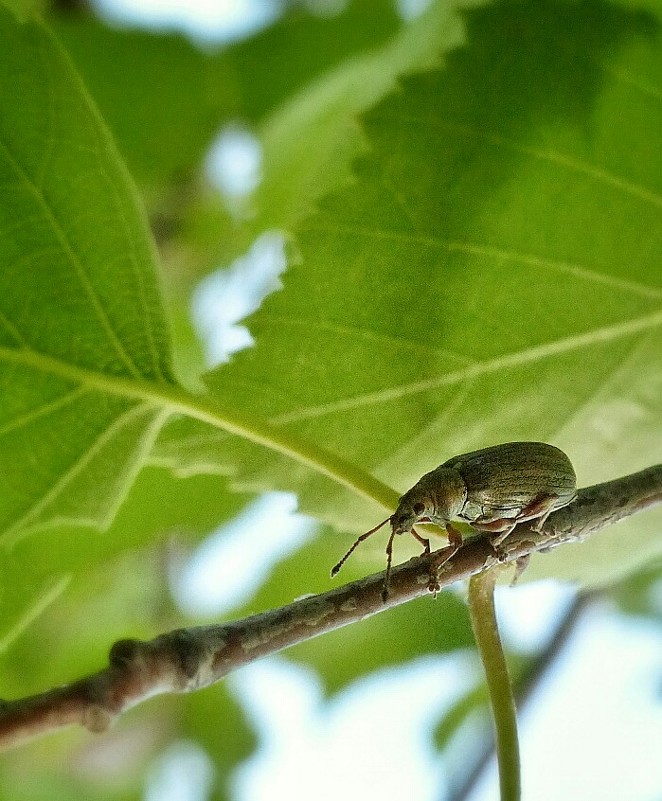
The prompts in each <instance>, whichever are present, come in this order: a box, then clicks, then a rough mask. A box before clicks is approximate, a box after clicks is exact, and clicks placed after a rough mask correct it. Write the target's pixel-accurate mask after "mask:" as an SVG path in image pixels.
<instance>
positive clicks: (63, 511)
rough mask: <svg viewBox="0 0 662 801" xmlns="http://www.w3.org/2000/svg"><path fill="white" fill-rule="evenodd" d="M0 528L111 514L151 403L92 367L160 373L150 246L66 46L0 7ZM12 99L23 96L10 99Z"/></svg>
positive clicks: (149, 424) (122, 376)
mask: <svg viewBox="0 0 662 801" xmlns="http://www.w3.org/2000/svg"><path fill="white" fill-rule="evenodd" d="M0 41H2V48H1V49H0V65H1V68H0V108H2V113H1V115H0V184H1V185H2V187H3V203H2V205H1V206H0V231H2V237H1V238H0V264H1V265H2V268H1V270H0V394H1V396H2V399H3V402H2V405H1V406H0V475H2V477H3V492H2V495H1V496H0V530H2V531H3V532H4V534H3V537H4V539H5V541H7V540H8V539H10V538H12V537H13V536H15V535H16V534H17V533H18V532H19V531H22V532H25V531H29V530H32V529H35V528H38V527H40V526H42V525H43V524H45V523H51V522H53V521H54V520H56V521H59V522H63V523H64V522H74V521H76V522H82V523H86V524H96V525H99V526H104V525H107V524H108V523H109V522H110V520H111V519H112V516H113V515H114V512H115V510H116V508H117V506H118V504H119V502H120V500H121V498H122V497H123V495H124V494H125V492H126V490H127V489H128V487H129V486H130V484H131V482H132V481H133V479H134V477H135V475H136V472H137V471H138V469H139V467H140V466H141V463H142V461H143V458H144V455H145V453H147V452H148V451H149V449H150V448H151V444H152V442H153V439H154V437H155V435H156V432H157V431H158V428H159V426H160V423H161V419H160V411H159V410H158V409H156V408H155V407H154V406H153V405H151V404H148V403H145V402H144V401H142V400H140V399H136V398H135V397H134V398H127V397H122V396H121V395H117V394H111V393H108V392H107V391H106V388H105V387H104V380H105V379H108V378H112V379H115V380H129V381H145V380H148V381H153V382H161V383H165V382H170V381H172V378H171V372H170V366H169V353H168V338H167V333H166V329H165V324H164V320H163V313H162V309H161V303H160V299H159V297H158V292H157V287H156V281H155V278H154V273H153V267H154V264H155V256H154V250H153V246H152V243H151V240H150V238H149V235H148V233H147V231H146V228H145V223H144V220H143V215H142V212H141V210H140V207H139V205H138V202H137V199H136V196H135V192H134V189H133V187H132V185H131V183H130V180H129V178H128V175H127V174H126V172H125V170H124V167H123V165H122V163H121V161H120V159H119V157H118V155H117V153H116V151H115V148H114V146H113V144H112V142H111V140H110V138H109V136H108V134H107V132H106V129H105V128H104V126H103V124H102V122H101V120H100V119H99V117H98V114H97V112H96V110H95V109H94V107H93V106H92V104H91V102H90V100H89V97H88V95H87V93H86V92H85V89H84V88H83V86H82V85H81V84H80V81H79V80H78V78H77V76H76V75H75V73H74V72H73V69H72V68H71V66H70V64H69V62H68V60H67V58H66V57H65V56H64V54H63V53H62V52H61V50H60V48H59V47H58V46H57V45H56V43H55V42H54V41H53V39H52V38H51V36H50V35H49V34H48V33H47V32H46V30H45V29H44V28H43V27H41V26H40V25H38V24H34V23H33V24H25V25H18V24H16V23H15V22H14V21H13V20H12V19H11V17H10V16H9V15H8V14H7V13H6V12H4V11H1V10H0ZM16 98H20V102H16Z"/></svg>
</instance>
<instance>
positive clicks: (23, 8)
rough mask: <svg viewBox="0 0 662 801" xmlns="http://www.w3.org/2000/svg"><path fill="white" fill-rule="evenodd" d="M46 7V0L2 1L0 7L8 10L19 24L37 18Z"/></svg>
mask: <svg viewBox="0 0 662 801" xmlns="http://www.w3.org/2000/svg"><path fill="white" fill-rule="evenodd" d="M45 5H46V0H2V1H1V2H0V6H4V7H5V8H8V9H9V10H10V11H11V12H12V14H13V15H14V16H15V17H16V19H17V20H18V21H19V22H27V20H29V19H31V18H33V17H36V16H38V15H39V14H40V13H41V12H42V11H43V10H44V6H45Z"/></svg>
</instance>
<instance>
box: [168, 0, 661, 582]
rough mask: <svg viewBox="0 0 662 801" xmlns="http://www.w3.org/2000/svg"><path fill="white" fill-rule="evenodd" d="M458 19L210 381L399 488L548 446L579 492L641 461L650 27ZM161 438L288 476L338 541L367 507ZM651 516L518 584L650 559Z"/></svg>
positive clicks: (246, 478) (384, 108) (541, 9)
mask: <svg viewBox="0 0 662 801" xmlns="http://www.w3.org/2000/svg"><path fill="white" fill-rule="evenodd" d="M467 21H468V22H467V24H468V29H469V36H468V38H469V45H468V47H467V48H465V49H463V50H460V51H457V52H456V53H454V54H452V55H451V57H449V61H448V69H447V70H446V71H445V72H431V73H427V74H425V75H421V76H419V77H414V78H410V79H407V80H406V81H405V82H404V89H403V91H402V92H401V93H399V94H397V95H394V96H393V97H391V98H389V99H388V100H386V101H384V102H383V103H382V104H380V105H379V106H378V107H377V108H376V109H375V110H374V111H372V112H371V113H370V114H369V115H368V116H367V118H366V120H365V128H366V131H367V135H368V138H369V141H370V144H371V146H372V149H373V150H372V153H371V155H370V156H367V157H365V158H363V159H362V160H361V161H360V162H359V163H358V164H357V167H356V183H355V185H354V186H352V187H351V188H349V189H347V190H345V191H343V192H341V193H339V194H337V195H335V196H332V197H330V198H328V199H327V200H326V201H325V203H324V204H323V209H322V210H321V211H320V212H319V214H317V215H316V216H314V217H313V218H311V219H309V220H308V221H307V222H306V223H305V224H302V225H301V226H300V229H299V232H298V233H299V237H298V244H299V247H300V251H301V257H302V263H299V264H296V265H293V266H292V267H291V269H290V270H289V271H288V272H287V273H286V275H285V276H284V279H283V283H284V289H283V291H282V292H279V293H276V294H275V295H272V296H271V297H269V298H268V299H267V300H266V301H265V303H264V305H263V307H262V308H261V309H260V310H259V311H258V312H257V313H256V314H255V315H253V316H252V317H251V318H250V319H249V325H250V329H251V332H252V334H253V335H254V337H255V339H256V341H257V345H256V346H255V347H254V348H252V349H250V350H248V351H245V352H242V353H240V354H238V355H237V356H236V357H235V359H234V361H233V362H232V363H230V364H229V365H224V366H221V367H219V368H218V369H217V370H216V371H214V372H213V373H212V374H211V375H210V376H209V385H210V387H211V388H212V390H213V392H214V393H215V395H216V396H217V397H219V398H220V399H222V400H224V401H226V400H227V399H229V398H232V400H233V402H234V403H238V404H239V405H241V406H245V407H247V408H252V409H254V410H256V411H257V412H258V413H259V414H260V415H262V416H264V417H268V418H270V419H271V420H272V421H274V422H276V423H278V424H280V425H281V426H283V428H284V429H286V430H292V431H296V433H297V434H298V435H300V436H303V437H305V438H307V439H308V440H311V441H316V442H324V443H325V444H326V446H327V447H329V448H332V449H334V450H336V451H337V452H338V453H340V454H341V455H343V456H345V457H346V458H348V459H350V460H353V461H355V462H358V463H361V464H363V465H365V466H366V467H368V468H372V469H374V471H375V472H376V474H377V475H378V476H379V477H380V478H383V479H385V480H386V482H387V483H389V484H391V485H392V486H396V487H398V488H400V489H402V490H404V489H406V488H407V487H408V486H410V485H411V484H412V483H414V481H415V480H416V479H418V477H419V476H420V475H421V474H422V473H424V472H425V471H427V470H429V469H431V468H432V467H434V466H436V465H437V464H439V463H440V462H442V461H443V460H444V459H446V458H448V457H449V456H450V455H452V454H454V453H460V452H463V451H466V450H471V449H474V448H479V447H483V446H485V445H488V444H491V443H494V442H499V441H506V440H511V439H542V440H552V441H554V442H556V443H557V444H559V445H561V446H562V447H564V449H565V450H567V451H568V452H569V454H570V455H571V457H572V459H573V461H574V462H575V464H576V466H577V469H578V474H579V479H580V484H586V483H589V482H592V481H597V480H601V479H606V478H610V477H614V476H616V475H618V474H619V473H626V472H629V471H632V470H635V469H638V468H641V467H643V466H645V465H647V464H650V463H655V462H656V461H659V452H658V449H657V448H656V446H655V443H656V442H657V441H658V439H659V431H660V423H661V417H662V348H661V347H660V341H661V337H660V326H661V325H662V310H661V309H662V304H661V301H662V274H661V273H660V270H659V265H658V263H657V253H658V250H659V247H660V239H661V235H662V228H661V226H660V222H659V207H660V205H661V203H662V201H660V195H659V192H660V190H661V188H662V163H661V162H660V160H659V159H658V158H657V154H658V152H659V151H660V149H661V148H662V141H661V138H662V106H660V104H659V103H656V102H652V93H653V91H654V90H653V88H652V87H654V86H655V85H658V84H659V83H660V78H661V76H660V71H661V69H662V59H661V58H660V42H659V38H657V37H655V36H654V35H653V34H654V32H655V31H656V30H657V22H656V21H655V20H653V19H652V18H651V17H649V16H646V15H642V14H639V13H630V12H627V11H624V10H622V9H618V8H617V7H614V6H609V5H606V4H602V3H591V4H578V5H566V4H563V5H562V6H558V5H556V4H555V3H551V2H546V3H536V4H528V5H527V4H524V5H522V4H520V3H517V4H508V3H506V4H501V5H499V6H494V7H490V8H485V9H479V10H474V11H472V12H470V13H469V14H468V15H467ZM177 425H179V424H177ZM181 425H182V426H183V428H186V427H187V426H189V424H188V423H186V422H184V423H182V424H181ZM166 434H167V437H166V439H165V440H163V441H162V442H161V443H160V445H159V449H162V448H164V446H166V445H167V450H168V453H167V459H169V460H170V462H171V463H172V464H173V465H175V466H176V467H177V468H178V469H180V470H182V471H184V472H185V471H186V470H196V469H208V468H209V467H210V466H211V465H213V464H214V462H215V463H216V466H217V468H218V469H219V470H220V471H229V470H230V469H231V464H230V463H231V462H233V461H235V462H237V463H243V466H242V467H241V469H240V472H239V474H238V475H236V476H234V477H233V481H234V484H235V486H240V487H241V486H246V487H251V488H254V487H257V486H260V484H264V485H269V484H272V485H273V484H277V485H279V486H281V485H286V486H296V485H297V484H298V485H299V487H300V492H301V501H302V508H303V509H304V510H305V511H308V512H311V513H314V514H316V515H318V516H320V517H322V518H323V519H326V520H329V521H331V522H333V523H334V524H335V525H337V526H340V527H344V528H346V529H348V530H351V531H359V530H361V529H362V528H368V526H370V525H372V524H374V522H376V520H378V519H379V518H378V517H376V515H377V514H379V512H378V511H377V509H376V508H375V507H372V506H371V505H370V504H368V503H365V502H362V501H359V500H357V499H354V498H350V497H349V495H348V494H343V493H339V492H337V491H336V489H335V488H332V487H331V486H330V484H329V482H325V481H324V480H323V479H317V478H312V477H310V476H309V475H307V474H306V472H305V471H304V470H303V468H301V469H299V468H294V470H293V469H292V468H291V466H290V465H286V464H285V463H282V464H279V463H278V461H276V462H275V461H274V460H273V459H262V455H261V454H258V453H256V454H251V455H250V457H249V456H248V455H246V454H244V455H243V456H242V455H241V448H242V446H237V444H236V443H232V442H229V441H228V438H226V437H223V436H222V435H219V434H218V433H216V432H215V433H214V434H213V435H211V436H210V437H209V438H206V435H205V432H204V428H203V427H202V426H195V425H192V426H191V427H190V430H189V432H188V434H189V439H188V440H186V438H185V431H184V430H180V431H179V432H178V433H177V434H173V431H172V429H171V431H170V432H169V433H168V432H166ZM180 436H181V437H183V439H181V440H180V442H179V444H178V443H177V439H179V437H180ZM187 443H188V444H187ZM180 445H182V446H183V447H182V448H181V449H180V447H179V446H180ZM193 445H194V448H193V447H192V446H193ZM215 454H216V455H215ZM647 519H648V521H650V522H649V524H648V525H647V526H646V528H645V529H644V528H643V525H644V524H643V522H642V521H643V520H644V518H643V516H638V517H637V519H636V521H633V523H632V526H634V527H635V528H637V529H639V530H642V531H643V532H644V533H643V534H642V536H641V538H640V539H639V541H634V540H633V541H632V547H629V548H628V554H627V556H626V558H625V559H624V557H623V554H622V549H619V552H618V553H616V552H615V551H614V550H610V549H609V547H607V545H608V542H609V538H608V537H604V536H602V535H600V536H599V537H595V538H593V540H592V541H591V542H590V543H587V544H585V545H581V546H576V547H573V548H565V549H558V550H557V551H556V552H555V553H554V554H552V555H550V556H546V557H543V558H541V559H539V560H538V562H537V564H536V565H535V566H534V568H532V570H531V572H530V573H529V576H540V575H559V574H563V569H562V567H564V568H565V569H566V572H567V573H571V575H572V577H573V578H574V579H577V580H584V581H588V582H604V581H609V580H610V579H611V578H612V577H613V576H614V575H615V574H619V573H621V572H622V571H623V570H624V569H625V570H632V569H633V568H634V567H635V566H636V565H637V564H640V563H641V561H642V560H647V559H649V558H650V555H651V553H652V552H656V553H659V552H660V550H661V549H662V546H661V544H660V543H661V541H660V538H659V536H656V535H655V536H654V534H656V531H659V520H660V518H659V512H657V513H656V512H651V513H650V515H649V516H648V517H647ZM625 528H626V527H625V526H622V527H621V531H623V530H625ZM622 536H623V534H622V533H615V534H614V538H615V539H619V538H621V537H622ZM374 547H375V548H378V547H379V546H378V545H377V544H375V546H374Z"/></svg>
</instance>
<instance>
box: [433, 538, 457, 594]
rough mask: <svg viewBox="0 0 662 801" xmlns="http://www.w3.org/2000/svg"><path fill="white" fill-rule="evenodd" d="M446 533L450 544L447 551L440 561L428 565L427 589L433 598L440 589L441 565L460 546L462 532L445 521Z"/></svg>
mask: <svg viewBox="0 0 662 801" xmlns="http://www.w3.org/2000/svg"><path fill="white" fill-rule="evenodd" d="M446 534H447V535H448V542H449V545H450V551H449V553H447V554H444V558H443V559H442V560H441V561H440V562H436V563H433V564H432V565H430V580H429V581H428V590H429V591H430V592H431V593H432V595H433V596H434V597H435V598H436V597H437V593H438V592H439V590H440V585H439V570H440V569H441V568H442V567H443V565H445V564H446V562H448V560H449V559H451V558H452V557H453V556H455V554H456V553H457V552H458V551H459V550H460V548H461V547H462V534H461V532H459V531H458V530H457V529H456V528H455V526H454V525H452V524H451V523H446Z"/></svg>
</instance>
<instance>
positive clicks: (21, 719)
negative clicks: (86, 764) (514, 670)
mask: <svg viewBox="0 0 662 801" xmlns="http://www.w3.org/2000/svg"><path fill="white" fill-rule="evenodd" d="M661 501H662V465H658V466H656V467H651V468H648V469H647V470H643V471H642V472H640V473H635V474H633V475H630V476H625V477H623V478H620V479H617V480H615V481H610V482H608V483H605V484H598V485H595V486H593V487H588V488H586V489H583V490H580V491H579V493H578V497H577V499H576V500H575V501H574V502H573V503H572V504H570V505H569V506H567V507H565V508H564V509H559V510H558V511H557V512H555V513H554V514H552V515H550V517H549V518H548V519H547V522H546V523H545V526H544V527H543V530H542V531H541V532H536V531H533V530H532V529H531V527H530V525H529V524H528V523H525V524H522V525H520V526H518V527H517V528H516V529H515V530H514V531H513V532H512V534H510V535H509V537H508V539H507V540H506V541H505V542H504V543H503V545H502V546H500V554H499V560H497V559H496V556H495V553H494V550H493V548H492V546H491V545H490V542H489V539H488V538H486V537H484V536H482V535H481V536H477V537H473V538H471V539H467V540H466V541H465V543H464V544H463V546H462V547H461V548H460V550H459V551H457V553H455V554H454V555H453V557H452V558H451V559H449V560H448V561H444V560H445V557H447V556H448V552H449V549H448V548H442V549H440V550H438V551H435V552H433V553H432V554H429V555H423V556H419V557H417V558H415V559H411V560H409V561H408V562H406V563H405V564H403V565H400V566H398V567H396V568H394V570H393V572H392V575H391V581H390V592H389V596H388V598H387V600H386V601H383V600H382V597H381V595H382V588H383V582H384V574H383V572H382V573H378V574H376V575H373V576H369V577H368V578H365V579H361V580H359V581H355V582H352V583H351V584H347V585H345V586H343V587H338V588H337V589H334V590H331V591H330V592H326V593H322V594H321V595H316V596H312V597H309V598H304V599H302V600H299V601H295V602H294V603H291V604H288V605H287V606H284V607H281V608H280V609H274V610H271V611H269V612H264V613H262V614H259V615H254V616H252V617H248V618H245V619H244V620H239V621H236V622H233V623H227V624H224V625H218V626H198V627H192V628H186V629H177V630H175V631H171V632H168V633H166V634H162V635H160V636H158V637H156V638H155V639H153V640H149V641H141V640H119V641H118V642H116V643H115V644H114V645H113V646H112V648H111V649H110V654H109V665H108V667H106V668H104V669H103V670H100V671H99V672H98V673H95V674H93V675H91V676H88V677H86V678H83V679H80V680H79V681H76V682H74V683H72V684H68V685H65V686H63V687H58V688H56V689H53V690H48V691H47V692H44V693H41V694H39V695H33V696H30V697H27V698H21V699H17V700H14V701H0V748H8V747H11V746H15V745H17V744H19V743H21V742H24V741H26V740H28V739H30V738H32V737H36V736H38V735H42V734H46V733H48V732H53V731H56V730H58V729H61V728H63V727H65V726H69V725H72V724H80V725H82V726H85V727H86V728H88V729H89V730H90V731H93V732H99V731H103V730H104V729H106V728H107V727H108V726H109V725H110V723H111V722H112V721H113V720H114V719H115V718H116V717H117V716H119V715H120V714H121V713H122V712H124V711H125V710H127V709H129V708H130V707H133V706H136V705H137V704H139V703H141V702H142V701H144V700H146V699H147V698H149V697H151V696H153V695H158V694H161V693H184V692H191V691H193V690H197V689H200V688H202V687H207V686H209V685H210V684H213V683H214V682H217V681H219V680H220V679H222V678H223V677H224V676H226V675H227V674H228V673H229V672H230V671H231V670H234V669H235V668H237V667H240V666H241V665H245V664H247V663H249V662H252V661H254V660H256V659H259V658H260V657H263V656H266V655H267V654H273V653H276V652H277V651H280V650H282V649H283V648H288V647H289V646H291V645H295V644H296V643H299V642H303V641H304V640H308V639H310V638H311V637H316V636H317V635H319V634H324V633H325V632H327V631H332V630H333V629H336V628H339V627H340V626H345V625H347V624H349V623H355V622H357V621H359V620H362V619H363V618H366V617H369V616H370V615H373V614H376V613H377V612H382V611H384V610H386V609H390V608H391V607H394V606H397V605H398V604H401V603H404V602H406V601H410V600H412V599H413V598H417V597H420V596H422V595H425V594H427V593H428V591H429V589H428V588H429V586H430V585H431V583H433V582H431V575H433V574H434V573H435V572H437V571H438V576H437V578H438V583H439V586H440V587H447V586H449V585H450V584H453V583H454V582H456V581H459V580H461V579H466V578H469V577H470V576H472V575H473V574H475V573H478V572H480V571H482V570H485V569H487V568H489V567H492V566H493V565H494V564H496V563H497V561H500V562H502V563H507V562H512V561H515V560H516V559H518V558H519V557H522V556H525V555H527V554H530V553H534V552H536V551H540V550H543V549H545V548H549V547H552V546H556V545H559V544H561V543H563V542H567V541H570V540H577V539H583V538H585V537H587V536H589V535H590V534H592V533H593V532H595V531H597V530H598V529H600V528H603V527H604V526H607V525H611V524H612V523H615V522H617V521H618V520H620V519H622V518H624V517H628V516H629V515H632V514H635V513H636V512H639V511H641V510H643V509H645V508H648V507H650V506H652V505H654V504H656V503H660V502H661ZM440 565H441V567H439V566H440Z"/></svg>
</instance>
